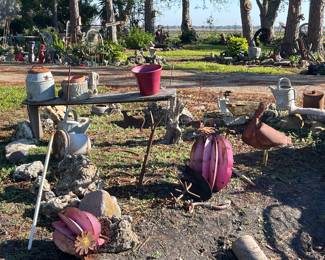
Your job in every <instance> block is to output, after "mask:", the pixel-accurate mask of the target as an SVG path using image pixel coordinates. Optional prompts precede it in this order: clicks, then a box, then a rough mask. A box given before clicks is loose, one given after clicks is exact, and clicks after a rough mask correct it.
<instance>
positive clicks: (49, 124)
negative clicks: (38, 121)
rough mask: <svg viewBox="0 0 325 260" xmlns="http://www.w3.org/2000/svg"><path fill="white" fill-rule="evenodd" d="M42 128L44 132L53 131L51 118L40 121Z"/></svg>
mask: <svg viewBox="0 0 325 260" xmlns="http://www.w3.org/2000/svg"><path fill="white" fill-rule="evenodd" d="M42 127H43V130H44V131H46V132H50V131H53V130H54V121H53V120H52V119H51V118H46V119H42Z"/></svg>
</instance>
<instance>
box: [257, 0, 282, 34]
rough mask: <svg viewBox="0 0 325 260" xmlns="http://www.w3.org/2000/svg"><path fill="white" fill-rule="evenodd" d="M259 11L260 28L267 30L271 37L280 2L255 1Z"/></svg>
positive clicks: (275, 0)
mask: <svg viewBox="0 0 325 260" xmlns="http://www.w3.org/2000/svg"><path fill="white" fill-rule="evenodd" d="M256 3H257V6H258V8H259V9H260V21H261V28H264V29H267V30H269V31H270V33H271V37H272V36H273V34H274V32H273V25H274V21H275V18H276V17H277V13H278V10H279V7H280V4H281V0H262V1H261V0H256Z"/></svg>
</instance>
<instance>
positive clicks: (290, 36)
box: [281, 0, 303, 57]
mask: <svg viewBox="0 0 325 260" xmlns="http://www.w3.org/2000/svg"><path fill="white" fill-rule="evenodd" d="M301 2H302V0H289V8H288V16H287V23H286V28H285V32H284V38H283V42H282V44H281V55H282V56H284V57H289V56H290V55H291V54H293V53H294V52H295V48H296V40H297V38H298V33H299V23H300V20H301V19H302V17H303V16H302V14H301Z"/></svg>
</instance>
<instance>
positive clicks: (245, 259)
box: [232, 235, 268, 260]
mask: <svg viewBox="0 0 325 260" xmlns="http://www.w3.org/2000/svg"><path fill="white" fill-rule="evenodd" d="M232 251H233V252H234V253H235V255H236V257H237V258H238V260H267V259H268V258H267V257H266V255H265V254H264V252H263V251H262V249H261V248H260V247H259V246H258V244H257V242H256V241H255V239H254V238H253V237H252V236H249V235H245V236H242V237H240V238H238V239H237V240H236V241H235V242H234V243H233V244H232Z"/></svg>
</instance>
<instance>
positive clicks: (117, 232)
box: [98, 216, 139, 253]
mask: <svg viewBox="0 0 325 260" xmlns="http://www.w3.org/2000/svg"><path fill="white" fill-rule="evenodd" d="M99 221H100V223H101V225H102V235H104V236H107V237H109V238H110V241H109V243H105V244H104V245H102V246H101V247H99V249H98V252H99V253H120V252H124V251H127V250H130V249H132V248H134V247H135V246H136V245H138V244H139V238H138V236H137V234H136V233H134V232H133V230H132V218H131V217H130V216H123V218H116V217H113V218H108V217H102V218H99Z"/></svg>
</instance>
